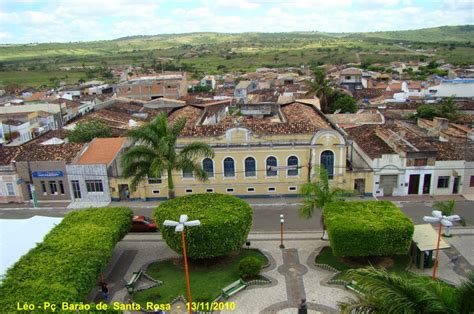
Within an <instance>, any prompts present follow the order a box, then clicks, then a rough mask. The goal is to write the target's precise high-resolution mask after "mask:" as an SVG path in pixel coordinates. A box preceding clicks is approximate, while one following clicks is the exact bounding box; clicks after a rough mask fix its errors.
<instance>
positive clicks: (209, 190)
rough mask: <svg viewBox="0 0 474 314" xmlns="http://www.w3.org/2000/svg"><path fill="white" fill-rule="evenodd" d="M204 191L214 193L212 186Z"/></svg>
mask: <svg viewBox="0 0 474 314" xmlns="http://www.w3.org/2000/svg"><path fill="white" fill-rule="evenodd" d="M206 193H214V188H207V189H206Z"/></svg>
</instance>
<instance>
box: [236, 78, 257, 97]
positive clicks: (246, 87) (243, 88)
mask: <svg viewBox="0 0 474 314" xmlns="http://www.w3.org/2000/svg"><path fill="white" fill-rule="evenodd" d="M257 87H258V85H257V82H255V81H240V82H239V84H237V86H236V87H235V90H234V97H235V98H237V99H238V100H241V99H245V98H246V97H247V95H248V93H250V92H253V91H254V90H256V89H257Z"/></svg>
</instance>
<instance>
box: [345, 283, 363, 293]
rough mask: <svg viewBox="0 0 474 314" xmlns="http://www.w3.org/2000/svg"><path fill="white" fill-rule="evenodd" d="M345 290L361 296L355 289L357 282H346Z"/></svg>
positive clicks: (358, 290) (357, 289) (356, 288)
mask: <svg viewBox="0 0 474 314" xmlns="http://www.w3.org/2000/svg"><path fill="white" fill-rule="evenodd" d="M346 289H349V290H351V291H353V292H356V293H359V294H362V292H361V291H360V289H359V287H357V281H355V280H352V281H351V282H348V283H347V284H346Z"/></svg>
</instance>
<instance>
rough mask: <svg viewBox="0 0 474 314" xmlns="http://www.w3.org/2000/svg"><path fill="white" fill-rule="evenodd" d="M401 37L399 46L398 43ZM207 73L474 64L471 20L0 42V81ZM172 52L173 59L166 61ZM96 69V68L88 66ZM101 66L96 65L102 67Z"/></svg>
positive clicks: (34, 82)
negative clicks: (136, 71)
mask: <svg viewBox="0 0 474 314" xmlns="http://www.w3.org/2000/svg"><path fill="white" fill-rule="evenodd" d="M401 42H403V45H401V44H400V43H401ZM162 58H167V61H166V64H165V65H164V66H163V67H164V69H166V70H183V71H187V72H188V73H190V78H200V77H202V76H203V75H204V74H205V73H207V74H218V73H225V72H230V71H240V72H242V71H254V70H255V69H256V68H259V67H289V66H294V67H299V66H300V65H302V64H312V65H321V64H336V65H338V64H345V63H364V64H373V63H381V64H386V63H389V62H391V61H411V60H415V61H431V60H439V59H443V60H445V61H446V62H450V63H453V64H474V26H473V25H465V26H443V27H436V28H427V29H420V30H410V31H393V32H373V33H337V34H331V33H321V32H289V33H238V34H228V33H186V34H163V35H154V36H129V37H124V38H118V39H115V40H107V41H105V40H104V41H93V42H72V43H41V44H27V45H0V85H9V84H21V85H32V86H40V85H44V84H45V85H48V86H55V85H56V84H57V83H58V82H61V81H65V82H68V83H75V82H77V81H78V80H88V79H92V78H96V77H97V78H101V77H100V75H101V74H100V73H106V72H108V71H106V68H108V67H110V66H127V65H135V66H140V67H143V68H155V69H156V70H161V64H160V62H164V61H162V60H163V59H162ZM169 58H172V60H169ZM91 68H95V69H91ZM99 68H100V69H99Z"/></svg>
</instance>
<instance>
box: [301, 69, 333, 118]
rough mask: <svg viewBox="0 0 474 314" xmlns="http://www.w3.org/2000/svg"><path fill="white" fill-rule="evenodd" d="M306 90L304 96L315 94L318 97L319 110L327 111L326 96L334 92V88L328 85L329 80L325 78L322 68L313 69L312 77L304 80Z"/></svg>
mask: <svg viewBox="0 0 474 314" xmlns="http://www.w3.org/2000/svg"><path fill="white" fill-rule="evenodd" d="M306 85H307V86H308V92H307V93H306V96H316V97H318V98H319V101H320V104H321V110H322V111H323V112H327V111H328V98H329V97H331V95H332V94H333V93H334V90H333V88H332V87H331V86H329V80H327V79H326V73H325V72H324V70H322V69H316V70H315V71H313V79H312V80H311V81H306Z"/></svg>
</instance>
